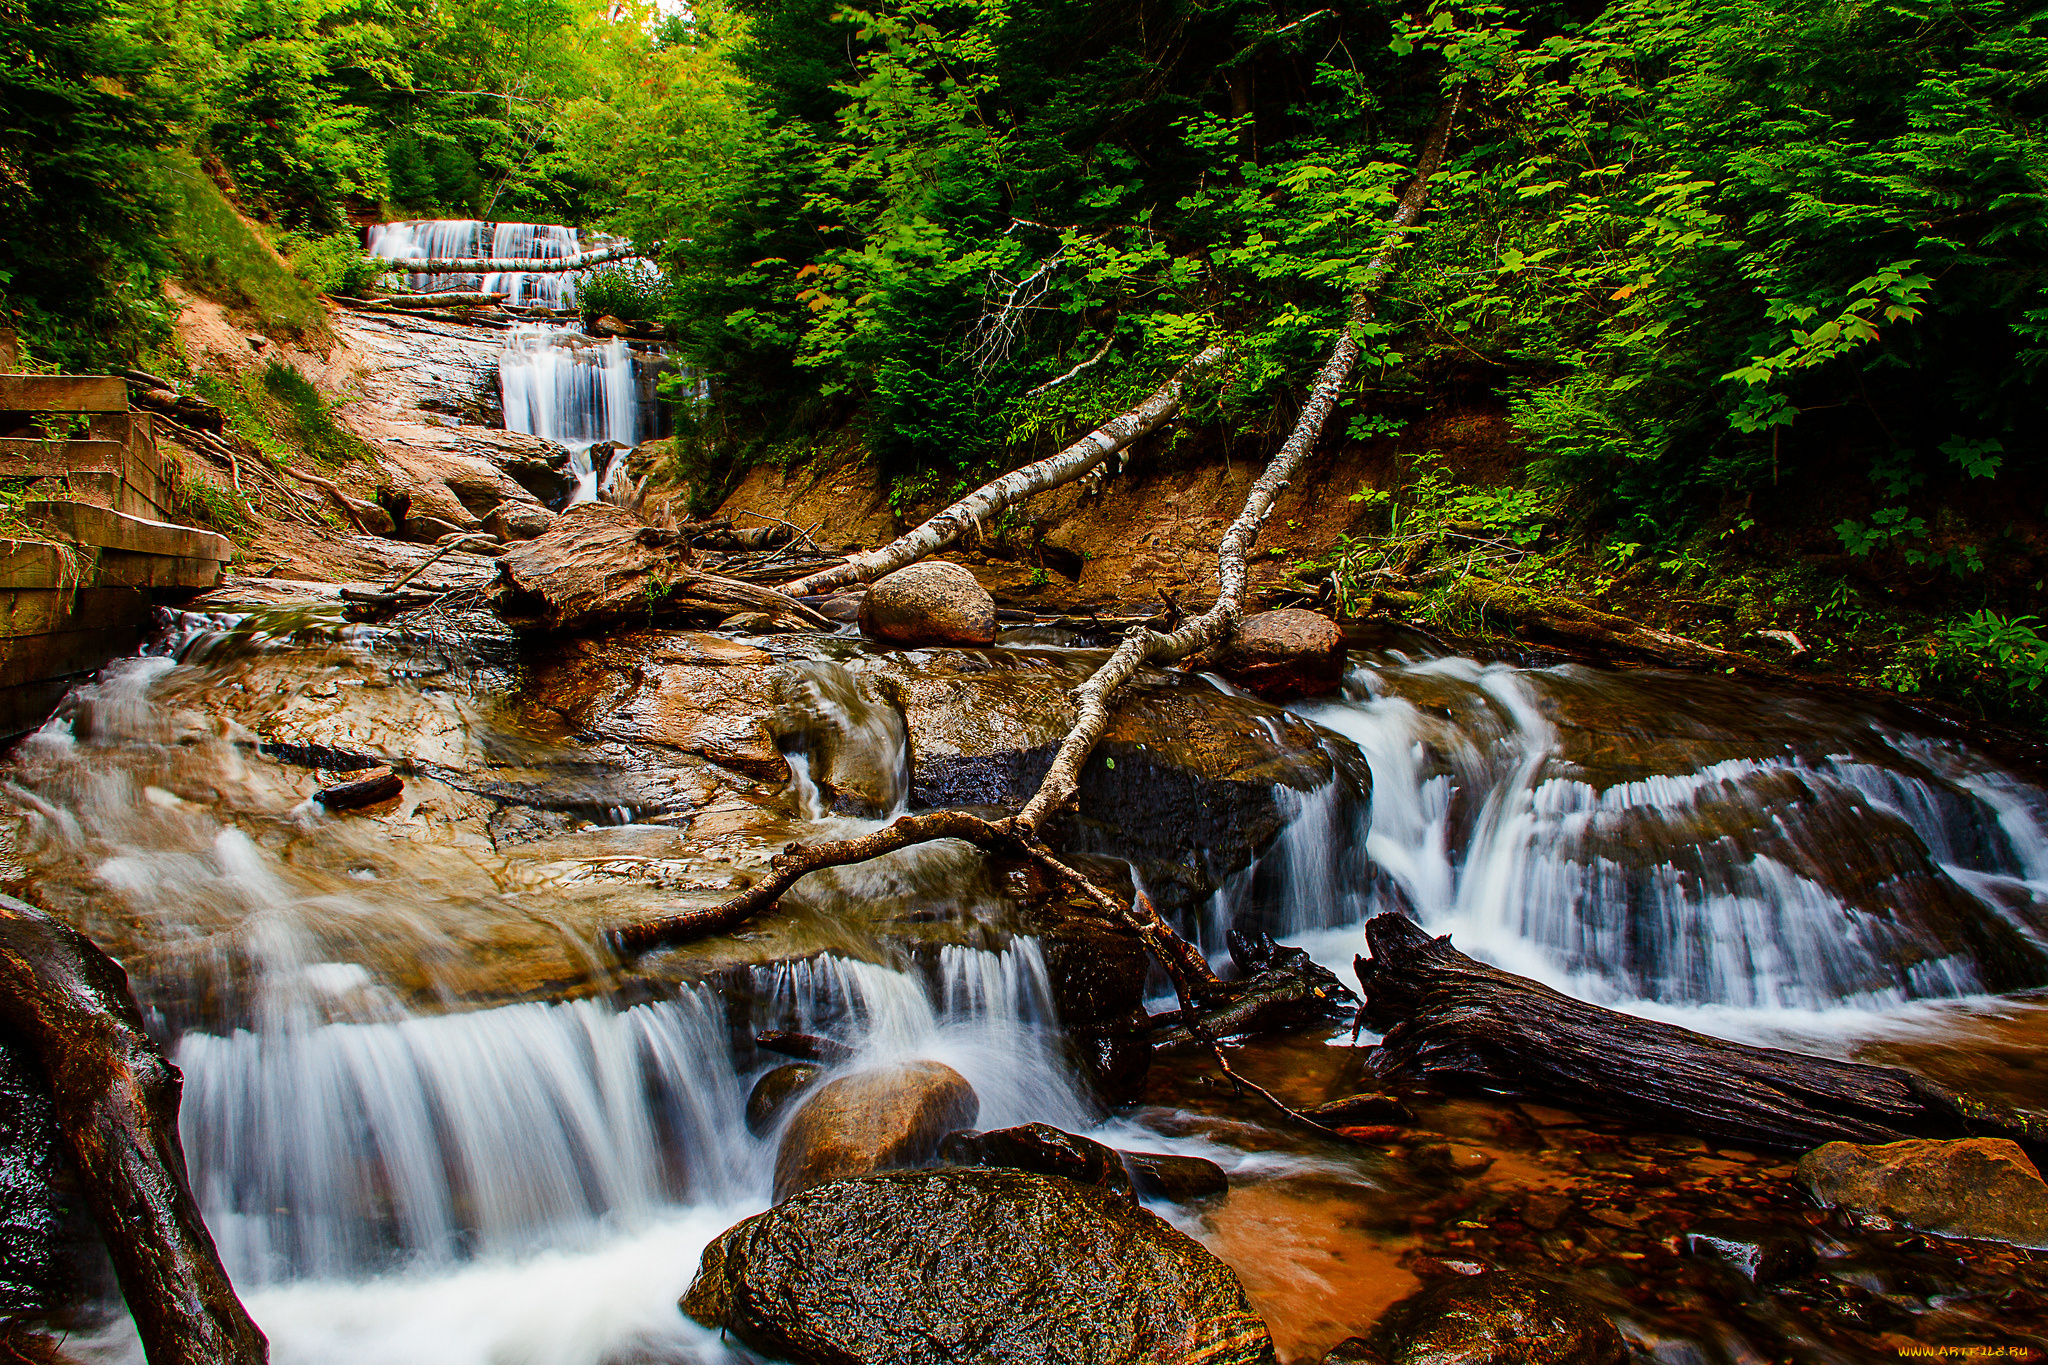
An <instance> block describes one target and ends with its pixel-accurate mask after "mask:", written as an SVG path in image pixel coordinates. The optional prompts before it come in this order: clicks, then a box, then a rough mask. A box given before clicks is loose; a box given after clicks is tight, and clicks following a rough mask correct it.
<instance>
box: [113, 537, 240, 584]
mask: <svg viewBox="0 0 2048 1365" xmlns="http://www.w3.org/2000/svg"><path fill="white" fill-rule="evenodd" d="M217 538H218V537H216V539H217ZM221 569H222V561H220V560H218V559H212V558H207V557H201V558H194V559H183V558H179V557H176V556H173V555H151V554H134V553H131V552H128V551H125V550H102V551H100V562H99V571H98V573H97V574H96V575H95V576H94V580H93V581H94V582H96V583H98V584H99V585H100V586H101V587H108V588H112V587H129V588H211V587H216V586H218V585H219V583H220V575H221Z"/></svg>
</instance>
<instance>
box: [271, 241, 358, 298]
mask: <svg viewBox="0 0 2048 1365" xmlns="http://www.w3.org/2000/svg"><path fill="white" fill-rule="evenodd" d="M277 249H278V250H279V251H282V252H283V253H284V255H285V259H286V260H288V261H290V262H291V266H292V273H293V274H294V275H297V276H298V277H299V278H300V279H302V280H304V281H305V282H306V283H307V284H309V285H311V286H313V288H315V289H317V290H319V291H320V292H321V293H323V294H360V293H362V292H363V290H365V289H367V288H368V287H369V286H370V285H372V284H374V283H376V280H377V276H378V275H380V274H382V273H383V270H382V268H381V267H380V266H379V265H377V264H376V263H375V262H373V261H370V260H368V259H367V258H365V257H364V255H363V244H362V241H361V239H360V238H359V237H357V235H356V234H355V232H354V231H352V230H350V229H346V228H344V229H343V230H341V231H339V232H331V233H329V234H328V235H327V236H325V237H315V236H312V235H311V234H308V233H301V232H287V233H285V234H284V235H282V236H281V237H279V238H278V239H277Z"/></svg>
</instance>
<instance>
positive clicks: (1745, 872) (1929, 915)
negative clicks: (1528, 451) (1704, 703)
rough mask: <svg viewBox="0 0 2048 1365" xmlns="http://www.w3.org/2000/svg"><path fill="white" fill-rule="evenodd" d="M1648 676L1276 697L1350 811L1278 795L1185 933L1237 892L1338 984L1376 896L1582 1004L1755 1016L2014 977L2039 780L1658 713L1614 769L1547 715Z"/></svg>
mask: <svg viewBox="0 0 2048 1365" xmlns="http://www.w3.org/2000/svg"><path fill="white" fill-rule="evenodd" d="M1688 681H1689V682H1690V683H1692V685H1693V686H1695V687H1699V688H1707V687H1711V686H1714V685H1715V684H1713V683H1711V682H1708V681H1705V680H1688ZM1650 686H1651V685H1650V684H1648V683H1642V682H1637V681H1633V680H1632V675H1609V674H1599V673H1595V672H1593V671H1591V670H1587V669H1581V668H1574V667H1562V668H1556V669H1547V670H1524V669H1516V668H1511V667H1507V666H1504V665H1480V664H1477V663H1474V662H1472V661H1470V660H1466V659H1434V660H1424V661H1420V662H1409V661H1405V660H1399V659H1395V660H1389V661H1386V662H1385V663H1383V664H1381V665H1380V666H1378V667H1375V668H1368V669H1363V670H1360V671H1358V672H1356V673H1354V674H1353V677H1352V691H1353V693H1354V695H1355V696H1356V699H1355V700H1348V701H1343V702H1324V703H1312V704H1304V705H1302V706H1300V707H1298V708H1297V709H1298V710H1299V711H1300V712H1301V714H1303V715H1304V716H1306V717H1308V718H1310V719H1313V720H1315V721H1316V722H1317V723H1319V724H1321V725H1323V726H1325V727H1327V728H1329V729H1331V730H1333V731H1335V732H1337V733H1338V734H1341V735H1343V736H1345V737H1347V738H1349V739H1350V740H1352V741H1353V742H1355V743H1356V744H1357V745H1358V746H1359V747H1360V749H1361V750H1362V751H1363V753H1364V755H1365V757H1366V759H1367V762H1368V764H1369V765H1370V767H1371V769H1372V775H1373V792H1372V800H1371V804H1370V810H1369V812H1367V811H1363V810H1361V809H1359V808H1358V806H1357V805H1356V803H1352V802H1347V801H1345V800H1344V799H1343V794H1342V793H1341V792H1340V791H1339V790H1337V789H1336V788H1335V787H1334V786H1333V787H1331V788H1327V789H1325V790H1324V791H1321V792H1316V793H1310V794H1306V795H1301V794H1294V793H1283V800H1286V801H1290V802H1292V803H1293V804H1294V806H1295V807H1296V810H1295V814H1294V817H1293V819H1292V820H1291V821H1290V823H1289V824H1288V826H1287V828H1286V829H1285V830H1284V831H1283V833H1282V834H1281V836H1280V838H1279V839H1278V840H1276V841H1275V843H1274V845H1273V846H1272V847H1271V848H1270V849H1268V851H1267V852H1266V853H1265V854H1264V855H1263V856H1262V858H1261V859H1260V860H1259V863H1258V865H1257V866H1256V867H1255V868H1253V869H1251V870H1250V871H1249V872H1247V873H1246V874H1243V875H1241V876H1240V877H1239V878H1237V879H1236V880H1235V881H1234V882H1233V883H1232V884H1231V885H1230V886H1228V887H1226V888H1225V889H1224V891H1223V892H1221V893H1219V895H1218V897H1217V898H1216V904H1214V905H1213V906H1212V907H1211V909H1210V912H1209V915H1208V916H1207V921H1208V930H1209V934H1208V935H1205V937H1208V936H1209V935H1215V936H1216V937H1218V938H1220V933H1219V931H1220V929H1221V928H1222V927H1224V926H1225V925H1227V924H1228V923H1229V921H1230V920H1231V919H1232V918H1233V917H1234V916H1235V915H1236V914H1237V913H1239V912H1240V911H1242V910H1243V909H1245V908H1247V907H1250V906H1257V907H1258V908H1259V909H1260V911H1261V912H1262V915H1263V918H1264V922H1265V924H1266V926H1267V928H1268V929H1269V930H1270V931H1271V932H1273V933H1274V934H1276V935H1277V936H1279V937H1281V938H1283V939H1284V938H1290V937H1292V938H1296V939H1299V940H1301V941H1302V942H1303V943H1304V944H1305V945H1307V946H1309V947H1310V948H1311V950H1312V951H1314V952H1316V953H1317V955H1318V956H1319V957H1320V958H1322V959H1323V960H1324V961H1325V965H1328V966H1330V967H1331V968H1332V969H1333V970H1337V971H1339V972H1341V973H1343V974H1345V975H1347V976H1348V975H1349V966H1350V958H1351V955H1352V954H1353V953H1354V952H1356V951H1358V950H1359V947H1360V944H1359V939H1358V934H1357V930H1356V927H1355V926H1356V925H1357V924H1358V923H1359V922H1360V921H1362V920H1363V919H1365V918H1367V917H1369V916H1370V915H1372V914H1377V913H1380V912H1382V911H1386V910H1397V911H1401V912H1404V913H1407V914H1409V915H1411V916H1413V917H1414V918H1416V919H1417V920H1419V921H1420V922H1421V923H1422V924H1423V925H1424V926H1426V927H1427V928H1429V929H1431V930H1432V931H1433V932H1437V933H1449V934H1452V935H1453V936H1454V938H1455V939H1456V941H1457V942H1458V944H1459V945H1460V946H1461V947H1462V948H1464V949H1465V950H1467V951H1471V952H1476V953H1478V954H1479V955H1481V956H1483V957H1485V958H1488V959H1489V960H1492V961H1495V962H1498V963H1500V964H1501V965H1503V966H1505V967H1507V968H1508V969H1509V970H1512V971H1516V972H1520V973H1523V974H1525V975H1529V976H1533V977H1535V978H1537V979H1539V980H1543V981H1546V982H1548V983H1549V984H1552V985H1554V986H1557V987H1558V988H1560V989H1563V990H1566V991H1569V992H1571V993H1573V994H1577V995H1580V996H1582V997H1586V998H1590V999H1595V1000H1599V1001H1603V1002H1606V1003H1622V1004H1629V1003H1632V1002H1658V1003H1660V1004H1662V1005H1665V1006H1679V1007H1683V1006H1708V1005H1712V1006H1717V1007H1723V1008H1733V1009H1737V1010H1749V1011H1753V1012H1758V1013H1762V1014H1768V1013H1771V1012H1782V1011H1815V1010H1827V1009H1840V1008H1845V1007H1847V1008H1855V1009H1863V1010H1872V1009H1888V1008H1894V1007H1897V1006H1899V1005H1901V1004H1903V1003H1905V1002H1907V1001H1911V1000H1921V999H1943V998H1954V997H1960V996H1967V995H1972V994H1975V993H1979V992H1985V991H2001V990H2010V989H2013V988H2015V987H2016V986H2019V985H2027V984H2034V982H2035V981H2037V980H2038V979H2039V974H2040V971H2041V964H2042V963H2043V962H2044V961H2048V955H2044V952H2043V949H2044V947H2048V932H2044V931H2048V912H2044V907H2048V837H2044V835H2043V832H2042V830H2043V812H2042V809H2041V806H2042V794H2041V793H2040V792H2039V791H2037V790H2035V789H2032V788H2029V787H2027V786H2026V785H2025V784H2023V783H2020V782H2018V781H2017V780H2016V779H2014V778H2012V777H2011V776H2010V775H2009V774H2006V773H2004V772H2002V771H2001V770H1999V769H1997V768H1996V767H1995V766H1994V765H1991V764H1989V763H1987V762H1985V761H1984V760H1983V759H1982V758H1981V757H1977V756H1974V755H1969V754H1966V753H1964V752H1963V751H1962V750H1960V749H1956V748H1952V747H1949V746H1943V745H1938V744H1934V743H1932V742H1930V741H1927V740H1924V739H1919V738H1915V737H1911V736H1907V735H1904V734H1902V733H1898V732H1894V731H1890V730H1887V729H1885V728H1884V727H1882V726H1881V725H1875V724H1870V723H1864V724H1851V723H1845V721H1844V720H1843V719H1838V720H1837V721H1836V722H1835V724H1834V725H1833V726H1832V727H1825V726H1823V727H1816V728H1815V729H1814V730H1813V731H1812V732H1810V734H1809V736H1808V737H1806V738H1804V739H1802V738H1801V737H1800V736H1799V735H1798V734H1797V733H1795V732H1796V731H1797V728H1798V727H1797V726H1796V725H1794V726H1789V727H1788V728H1787V733H1786V734H1785V735H1783V736H1780V735H1776V734H1772V735H1765V736H1759V737H1757V739H1755V740H1750V739H1736V738H1735V737H1734V736H1733V735H1732V734H1730V733H1728V732H1717V731H1716V730H1715V728H1714V726H1713V725H1712V724H1709V723H1703V724H1701V725H1699V726H1697V727H1693V728H1694V730H1695V731H1696V733H1684V732H1683V731H1684V729H1685V727H1683V726H1679V727H1674V730H1676V731H1679V732H1676V733H1664V734H1661V735H1658V736H1656V737H1654V739H1652V738H1651V737H1648V736H1645V737H1643V739H1642V740H1641V742H1640V746H1639V750H1638V753H1639V754H1640V755H1641V757H1640V758H1639V757H1638V756H1637V754H1627V755H1622V754H1618V753H1616V752H1612V751H1603V750H1602V748H1601V746H1602V745H1603V744H1605V743H1607V740H1606V739H1605V738H1604V737H1601V736H1599V735H1598V733H1597V732H1596V731H1592V730H1589V729H1583V728H1578V727H1576V726H1575V727H1574V728H1573V729H1572V730H1571V731H1569V732H1567V731H1564V730H1562V729H1561V728H1560V727H1559V725H1558V724H1557V723H1556V721H1555V719H1554V717H1555V716H1556V715H1558V714H1559V713H1565V714H1575V713H1577V714H1585V713H1590V712H1592V711H1594V710H1595V709H1597V708H1600V707H1607V708H1610V709H1613V710H1616V711H1620V710H1623V709H1624V708H1625V709H1626V710H1627V711H1628V712H1629V713H1630V714H1631V716H1632V717H1634V716H1642V715H1654V714H1656V711H1655V708H1656V707H1657V706H1659V705H1660V704H1662V703H1661V701H1660V699H1659V698H1658V697H1656V696H1655V695H1653V694H1652V693H1651V692H1650V691H1649V690H1647V689H1649V688H1650ZM1729 686H1733V685H1732V684H1731V685H1729ZM1846 719H1848V720H1851V721H1853V720H1854V719H1855V718H1846ZM1830 729H1832V730H1833V731H1834V732H1833V733H1830ZM1629 738H1631V739H1635V737H1634V736H1630V737H1629ZM1645 760H1647V761H1645ZM1646 768H1663V769H1664V771H1647V770H1645V769H1646Z"/></svg>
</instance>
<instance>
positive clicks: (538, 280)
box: [365, 218, 582, 308]
mask: <svg viewBox="0 0 2048 1365" xmlns="http://www.w3.org/2000/svg"><path fill="white" fill-rule="evenodd" d="M486 228H489V229H490V230H491V231H490V240H489V241H488V242H486V241H485V240H484V237H485V233H484V229H486ZM365 246H366V247H367V249H368V251H369V253H370V254H371V255H372V256H380V257H382V258H384V259H385V260H387V261H423V260H447V259H450V258H460V257H472V258H474V257H496V258H499V259H507V258H511V259H518V260H556V261H559V260H563V259H566V258H567V257H570V256H574V255H575V254H576V253H577V252H578V251H580V250H582V236H581V234H580V233H578V231H577V230H576V229H575V228H572V227H562V226H560V225H558V224H554V223H484V222H480V221H478V220H477V219H474V218H431V219H418V220H412V221H405V222H396V223H375V224H372V225H371V227H370V229H369V232H368V236H367V239H366V241H365ZM578 273H579V272H576V271H564V270H554V271H525V272H520V273H511V274H507V273H499V274H491V275H475V274H469V275H410V276H408V277H407V281H408V283H410V284H411V286H412V287H413V288H414V289H417V290H420V291H422V292H431V291H436V290H449V289H461V290H475V291H477V292H481V293H487V294H507V295H509V296H510V297H509V298H507V299H506V302H507V303H512V304H539V305H542V306H545V307H548V308H569V307H573V306H574V304H575V302H576V276H577V274H578Z"/></svg>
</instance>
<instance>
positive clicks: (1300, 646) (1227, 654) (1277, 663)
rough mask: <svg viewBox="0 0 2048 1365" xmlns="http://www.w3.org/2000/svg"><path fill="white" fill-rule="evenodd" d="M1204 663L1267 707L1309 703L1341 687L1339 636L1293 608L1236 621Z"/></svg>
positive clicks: (1324, 621) (1327, 622) (1333, 626)
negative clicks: (1305, 700) (1234, 628)
mask: <svg viewBox="0 0 2048 1365" xmlns="http://www.w3.org/2000/svg"><path fill="white" fill-rule="evenodd" d="M1209 662H1210V663H1211V664H1212V665H1213V666H1214V667H1215V669H1216V671H1217V672H1219V673H1221V674H1222V675H1223V676H1224V677H1226V678H1228V679H1230V680H1231V681H1232V682H1234V683H1236V684H1237V685H1238V686H1239V687H1242V688H1244V689H1245V690H1246V691H1248V692H1256V693H1257V694H1258V695H1259V696H1261V697H1264V698H1265V699H1266V700H1267V701H1291V700H1293V699H1294V698H1296V697H1313V696H1315V695H1317V694H1318V693H1322V692H1334V691H1336V690H1337V688H1338V687H1339V686H1341V685H1342V684H1343V682H1344V633H1343V632H1342V631H1340V630H1339V629H1337V623H1336V622H1335V621H1332V620H1331V619H1330V618H1329V617H1327V616H1318V615H1317V614H1316V613H1314V612H1312V611H1303V610H1301V609H1300V608H1299V607H1286V608H1283V609H1281V610H1279V611H1262V612H1259V613H1257V614H1255V615H1252V616H1247V617H1245V618H1244V620H1242V621H1240V622H1239V623H1238V626H1237V631H1236V633H1235V634H1233V635H1232V636H1231V637H1230V638H1229V639H1228V640H1225V641H1224V642H1223V643H1222V644H1220V645H1218V646H1216V648H1215V649H1214V650H1212V651H1210V654H1209Z"/></svg>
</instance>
